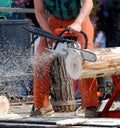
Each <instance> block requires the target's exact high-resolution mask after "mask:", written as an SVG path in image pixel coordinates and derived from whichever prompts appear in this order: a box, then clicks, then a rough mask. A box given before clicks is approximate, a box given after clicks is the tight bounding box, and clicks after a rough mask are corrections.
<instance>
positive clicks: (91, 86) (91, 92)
mask: <svg viewBox="0 0 120 128" xmlns="http://www.w3.org/2000/svg"><path fill="white" fill-rule="evenodd" d="M80 93H81V96H82V108H86V107H92V106H98V97H97V80H96V79H94V78H89V79H82V80H80Z"/></svg>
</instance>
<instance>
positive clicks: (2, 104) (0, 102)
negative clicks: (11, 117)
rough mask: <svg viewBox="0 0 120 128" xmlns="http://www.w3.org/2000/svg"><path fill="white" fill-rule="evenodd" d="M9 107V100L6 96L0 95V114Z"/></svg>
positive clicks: (4, 112) (5, 111)
mask: <svg viewBox="0 0 120 128" xmlns="http://www.w3.org/2000/svg"><path fill="white" fill-rule="evenodd" d="M9 108H10V103H9V100H8V99H7V97H6V96H0V116H2V115H4V114H7V113H8V111H9Z"/></svg>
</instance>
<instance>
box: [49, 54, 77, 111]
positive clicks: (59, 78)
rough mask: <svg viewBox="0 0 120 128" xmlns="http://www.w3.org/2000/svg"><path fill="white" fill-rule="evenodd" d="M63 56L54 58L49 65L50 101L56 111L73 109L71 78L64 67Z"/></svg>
mask: <svg viewBox="0 0 120 128" xmlns="http://www.w3.org/2000/svg"><path fill="white" fill-rule="evenodd" d="M64 60H65V58H64V56H58V57H56V58H55V60H54V61H53V63H52V65H51V73H50V76H51V103H52V105H53V108H54V110H55V111H56V112H70V111H74V110H75V108H76V107H75V106H76V105H75V96H74V89H73V80H72V79H71V78H70V76H69V74H68V73H67V72H66V69H65V62H64Z"/></svg>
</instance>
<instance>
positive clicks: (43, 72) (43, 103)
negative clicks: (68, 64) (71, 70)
mask: <svg viewBox="0 0 120 128" xmlns="http://www.w3.org/2000/svg"><path fill="white" fill-rule="evenodd" d="M73 22H74V20H60V19H57V18H55V17H54V16H50V18H49V20H48V24H49V27H50V29H51V30H52V31H54V30H55V29H56V28H60V27H61V26H62V27H63V28H67V27H68V25H70V24H71V23H73ZM82 31H84V32H85V33H86V34H87V36H88V49H91V48H92V47H93V36H94V28H93V26H92V24H91V22H90V19H89V17H87V18H86V19H85V20H84V22H83V24H82ZM78 42H80V45H81V46H82V48H83V47H84V37H83V36H82V35H81V36H79V37H78ZM45 48H46V43H45V40H44V39H43V38H41V41H40V43H39V45H38V48H37V53H36V58H35V63H34V106H35V108H42V107H47V106H48V105H49V94H50V66H51V62H52V61H51V60H52V59H51V58H50V57H49V53H46V54H48V55H47V57H46V55H44V54H45ZM80 93H81V96H82V107H83V108H85V107H90V106H97V105H98V98H97V81H96V79H93V78H89V79H82V80H80Z"/></svg>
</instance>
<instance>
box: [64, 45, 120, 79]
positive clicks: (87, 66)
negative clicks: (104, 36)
mask: <svg viewBox="0 0 120 128" xmlns="http://www.w3.org/2000/svg"><path fill="white" fill-rule="evenodd" d="M88 51H90V52H93V53H95V54H96V57H97V60H96V61H95V62H89V61H85V62H84V64H83V67H82V73H81V75H80V76H78V78H80V79H81V78H92V77H101V76H111V75H119V74H120V47H114V48H98V49H92V50H88ZM76 61H77V60H76ZM81 63H82V62H81ZM66 66H67V64H66ZM78 70H79V69H78ZM73 73H74V72H73ZM72 75H74V74H72ZM72 75H70V76H72Z"/></svg>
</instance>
